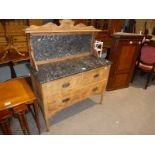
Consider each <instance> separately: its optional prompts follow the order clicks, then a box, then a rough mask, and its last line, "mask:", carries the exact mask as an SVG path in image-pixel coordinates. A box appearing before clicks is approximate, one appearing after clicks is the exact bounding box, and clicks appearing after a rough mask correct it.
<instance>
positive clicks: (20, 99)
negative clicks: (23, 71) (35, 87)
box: [0, 78, 40, 134]
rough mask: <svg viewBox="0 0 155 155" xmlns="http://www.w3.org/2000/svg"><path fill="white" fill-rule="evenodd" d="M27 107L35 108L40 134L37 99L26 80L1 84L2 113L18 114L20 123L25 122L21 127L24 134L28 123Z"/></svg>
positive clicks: (0, 107)
mask: <svg viewBox="0 0 155 155" xmlns="http://www.w3.org/2000/svg"><path fill="white" fill-rule="evenodd" d="M25 105H28V106H29V105H32V106H33V110H34V114H33V116H34V119H35V121H36V125H37V128H38V130H39V133H40V123H39V116H38V103H37V99H36V96H35V95H34V93H33V92H32V90H31V88H30V86H29V84H28V83H27V81H26V79H24V78H16V79H11V80H8V81H5V82H1V83H0V112H3V111H5V110H12V111H13V112H14V113H16V114H17V115H18V118H19V121H23V123H21V127H22V129H23V128H24V130H23V131H24V133H25V129H27V124H26V123H27V122H26V118H25V111H26V110H27V106H25ZM27 131H28V130H27ZM28 134H29V131H28Z"/></svg>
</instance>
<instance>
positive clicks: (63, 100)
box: [48, 91, 81, 113]
mask: <svg viewBox="0 0 155 155" xmlns="http://www.w3.org/2000/svg"><path fill="white" fill-rule="evenodd" d="M80 100H81V94H80V92H79V91H74V94H73V93H72V94H66V95H64V96H62V95H61V94H57V95H53V96H52V98H51V100H50V101H49V100H48V111H49V113H53V112H56V111H59V110H60V109H63V108H65V107H68V106H70V105H72V104H74V103H76V102H78V101H80Z"/></svg>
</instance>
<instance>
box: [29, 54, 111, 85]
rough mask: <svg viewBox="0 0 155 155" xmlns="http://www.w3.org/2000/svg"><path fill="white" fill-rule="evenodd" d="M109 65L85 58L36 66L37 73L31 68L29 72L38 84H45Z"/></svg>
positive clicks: (106, 61)
mask: <svg viewBox="0 0 155 155" xmlns="http://www.w3.org/2000/svg"><path fill="white" fill-rule="evenodd" d="M109 64H111V62H110V61H108V60H105V59H103V58H96V57H94V56H85V57H83V58H78V59H70V60H64V61H59V62H53V63H48V64H42V65H38V70H39V71H35V70H34V69H33V68H30V71H31V74H33V76H34V77H35V78H36V79H38V81H39V82H40V83H46V82H49V81H52V80H56V79H59V78H63V77H66V76H70V75H74V74H77V73H81V72H85V71H88V70H91V69H95V68H99V67H104V66H107V65H109Z"/></svg>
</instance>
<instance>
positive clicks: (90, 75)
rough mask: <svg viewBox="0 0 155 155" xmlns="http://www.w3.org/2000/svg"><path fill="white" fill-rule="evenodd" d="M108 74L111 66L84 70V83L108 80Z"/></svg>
mask: <svg viewBox="0 0 155 155" xmlns="http://www.w3.org/2000/svg"><path fill="white" fill-rule="evenodd" d="M108 74H109V67H104V68H100V69H95V70H92V71H88V72H84V73H83V78H82V83H83V84H90V83H92V82H98V81H101V80H106V79H107V78H108Z"/></svg>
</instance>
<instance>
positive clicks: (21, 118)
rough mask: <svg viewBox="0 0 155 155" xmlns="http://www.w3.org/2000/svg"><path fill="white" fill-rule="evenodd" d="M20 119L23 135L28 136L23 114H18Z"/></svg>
mask: <svg viewBox="0 0 155 155" xmlns="http://www.w3.org/2000/svg"><path fill="white" fill-rule="evenodd" d="M18 119H19V122H20V126H21V128H22V130H23V133H24V135H26V129H25V125H24V121H23V117H22V114H21V113H18Z"/></svg>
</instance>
